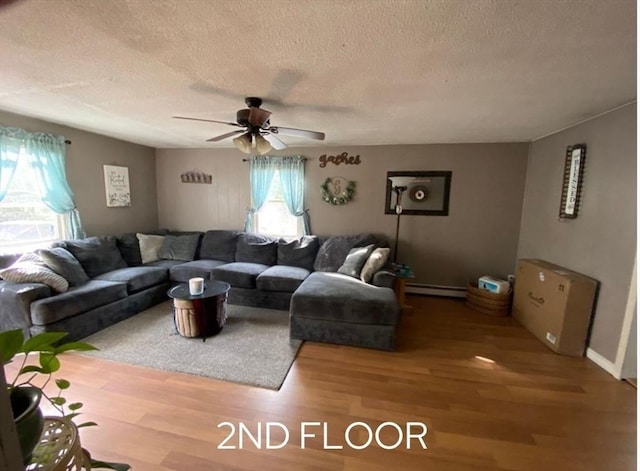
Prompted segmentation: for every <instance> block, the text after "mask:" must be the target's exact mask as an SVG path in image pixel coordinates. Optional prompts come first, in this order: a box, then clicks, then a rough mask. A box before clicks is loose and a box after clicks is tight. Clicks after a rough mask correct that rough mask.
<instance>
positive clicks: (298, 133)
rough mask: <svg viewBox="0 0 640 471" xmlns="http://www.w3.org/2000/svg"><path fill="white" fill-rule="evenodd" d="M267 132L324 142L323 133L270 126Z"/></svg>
mask: <svg viewBox="0 0 640 471" xmlns="http://www.w3.org/2000/svg"><path fill="white" fill-rule="evenodd" d="M269 131H270V132H272V133H273V134H283V135H285V136H294V137H304V138H306V139H317V140H319V141H324V133H323V132H318V131H308V130H306V129H295V128H283V127H280V126H272V127H270V128H269Z"/></svg>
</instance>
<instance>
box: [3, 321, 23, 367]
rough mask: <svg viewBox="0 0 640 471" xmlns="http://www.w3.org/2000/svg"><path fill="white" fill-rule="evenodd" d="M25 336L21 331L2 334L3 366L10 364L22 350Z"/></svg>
mask: <svg viewBox="0 0 640 471" xmlns="http://www.w3.org/2000/svg"><path fill="white" fill-rule="evenodd" d="M23 341H24V335H23V334H22V330H21V329H17V330H9V331H7V332H0V361H1V362H2V364H3V365H5V364H7V363H9V362H10V361H11V359H12V358H13V357H14V356H16V353H18V352H19V351H20V349H21V348H22V342H23Z"/></svg>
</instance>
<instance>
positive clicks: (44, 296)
mask: <svg viewBox="0 0 640 471" xmlns="http://www.w3.org/2000/svg"><path fill="white" fill-rule="evenodd" d="M158 234H160V235H168V236H171V237H173V239H172V240H173V241H176V240H181V239H183V240H186V241H187V242H189V243H190V244H192V252H191V256H184V255H180V254H179V253H178V252H180V251H179V250H178V251H173V250H165V247H164V246H163V250H161V251H160V254H163V253H164V255H165V257H166V258H163V259H158V260H154V261H151V262H148V263H142V261H143V260H142V256H141V252H140V245H139V242H138V239H137V238H136V235H135V234H124V235H120V236H109V237H90V238H87V239H82V240H70V241H63V242H61V243H60V244H59V246H60V247H62V248H64V249H65V250H67V251H68V252H70V253H71V254H72V255H73V256H74V257H75V258H76V259H77V261H78V262H79V263H80V265H81V266H82V269H84V272H86V274H87V276H88V281H86V282H83V283H78V284H77V285H72V286H70V287H69V289H68V291H66V292H63V293H55V292H54V291H53V290H52V289H51V288H50V287H49V286H47V285H45V284H41V283H15V282H10V281H4V280H0V331H3V330H9V329H16V328H21V329H23V330H24V331H25V333H27V334H36V333H39V332H44V331H66V332H68V333H69V337H68V339H69V340H72V339H80V338H83V337H86V336H87V335H90V334H92V333H94V332H97V331H99V330H101V329H103V328H105V327H107V326H109V325H111V324H114V323H116V322H119V321H121V320H123V319H125V318H127V317H130V316H132V315H134V314H136V313H138V312H140V311H142V310H144V309H147V308H148V307H150V306H152V305H155V304H157V303H159V302H162V301H164V300H166V299H167V296H166V292H167V290H168V288H169V287H170V286H171V285H172V284H175V283H178V282H186V281H187V280H189V278H193V277H196V276H201V277H203V278H205V279H212V280H220V281H226V282H228V283H229V284H230V285H231V290H230V291H229V302H230V303H232V304H242V305H249V306H258V307H265V308H271V309H279V310H289V311H290V319H291V329H290V332H291V337H292V338H297V339H302V340H315V341H322V342H330V343H338V344H347V345H356V346H362V347H369V348H379V349H387V350H389V349H393V348H394V345H395V330H396V324H397V323H398V320H399V315H400V308H399V305H398V302H397V300H396V298H395V294H394V292H393V283H394V276H393V274H392V273H391V272H390V271H388V270H380V271H379V272H377V273H375V274H374V276H373V278H372V282H371V283H365V282H363V281H361V280H360V279H357V278H356V277H354V276H349V275H346V274H342V273H338V269H339V268H340V266H341V265H342V263H343V262H344V261H345V259H346V258H347V256H348V255H349V254H350V251H352V249H354V247H365V246H368V247H373V246H383V245H385V242H384V241H383V240H380V239H378V238H376V237H374V236H372V235H371V234H358V235H352V236H334V237H329V238H325V239H322V240H321V239H319V238H318V237H316V236H304V237H301V238H298V239H294V240H285V239H276V238H272V237H268V236H264V235H260V234H251V233H244V232H239V231H230V230H211V231H207V232H205V233H197V232H195V233H194V232H190V233H185V232H168V231H160V232H159V233H158ZM183 252H184V251H183ZM13 261H15V257H0V268H2V267H3V266H7V265H9V264H10V263H11V262H13Z"/></svg>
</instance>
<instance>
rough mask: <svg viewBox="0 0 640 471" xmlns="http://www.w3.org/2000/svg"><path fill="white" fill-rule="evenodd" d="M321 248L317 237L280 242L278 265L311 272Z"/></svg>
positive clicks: (303, 237)
mask: <svg viewBox="0 0 640 471" xmlns="http://www.w3.org/2000/svg"><path fill="white" fill-rule="evenodd" d="M319 248H320V244H319V243H318V237H317V236H302V237H299V238H297V239H293V240H285V239H281V240H279V241H278V265H287V266H290V267H300V268H306V269H307V270H309V271H311V270H313V262H314V261H315V259H316V255H317V254H318V249H319Z"/></svg>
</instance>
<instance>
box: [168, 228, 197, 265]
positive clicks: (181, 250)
mask: <svg viewBox="0 0 640 471" xmlns="http://www.w3.org/2000/svg"><path fill="white" fill-rule="evenodd" d="M199 240H200V234H191V235H181V236H174V235H168V236H165V238H164V241H163V242H162V247H160V250H159V251H158V257H159V258H162V259H165V260H182V261H185V262H190V261H192V260H193V259H194V258H195V256H196V249H197V248H198V241H199Z"/></svg>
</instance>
